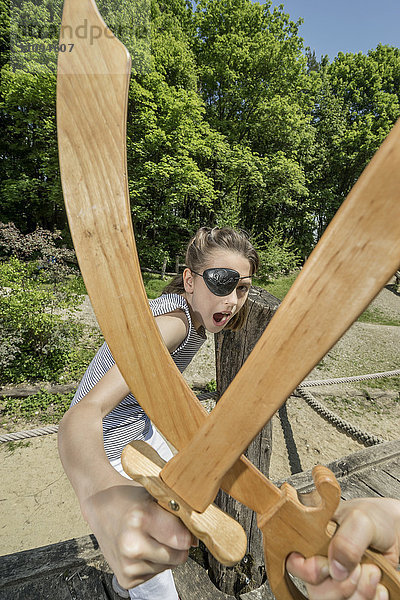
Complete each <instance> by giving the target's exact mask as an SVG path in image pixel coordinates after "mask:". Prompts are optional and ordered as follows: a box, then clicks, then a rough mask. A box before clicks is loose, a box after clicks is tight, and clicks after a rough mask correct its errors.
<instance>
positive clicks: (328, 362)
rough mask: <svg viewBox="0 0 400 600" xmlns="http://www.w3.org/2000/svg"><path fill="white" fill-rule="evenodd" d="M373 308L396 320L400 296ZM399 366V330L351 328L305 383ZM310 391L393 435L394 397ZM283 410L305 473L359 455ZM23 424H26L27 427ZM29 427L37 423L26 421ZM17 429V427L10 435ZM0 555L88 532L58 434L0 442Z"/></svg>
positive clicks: (204, 360) (321, 425) (326, 428)
mask: <svg viewBox="0 0 400 600" xmlns="http://www.w3.org/2000/svg"><path fill="white" fill-rule="evenodd" d="M373 305H374V306H375V307H378V308H379V309H380V310H382V311H384V312H386V313H387V314H390V315H396V316H398V317H400V297H399V296H398V295H396V294H394V293H393V292H392V291H390V290H388V289H384V290H383V291H382V292H381V294H380V295H379V296H378V298H377V299H376V300H375V301H374V303H373ZM396 368H400V327H395V326H378V325H370V324H364V323H356V324H355V325H353V327H352V328H351V329H350V330H349V332H347V334H346V335H345V336H344V337H343V338H342V340H341V341H340V342H338V344H337V345H336V346H335V347H334V348H333V349H332V350H331V352H330V353H329V354H328V355H327V356H326V357H325V359H324V361H322V363H321V365H320V366H319V368H316V369H314V371H313V372H312V373H311V374H310V376H309V379H326V378H327V377H334V376H336V377H338V376H347V375H358V374H362V373H375V372H377V371H388V370H394V369H396ZM185 377H186V379H187V381H188V382H189V383H190V384H194V385H196V386H199V387H202V386H204V385H205V384H206V383H207V382H208V381H210V380H211V379H214V378H215V361H214V345H213V340H212V338H211V337H210V338H209V339H208V341H207V342H206V344H205V345H204V346H203V348H202V350H201V351H200V353H199V354H198V355H197V356H196V358H195V359H194V361H193V363H192V364H191V365H190V367H189V368H188V369H187V372H186V374H185ZM310 391H312V393H313V394H314V395H316V396H317V397H318V398H319V399H320V400H321V401H323V402H324V404H325V405H326V406H328V407H329V408H331V409H332V410H334V411H336V412H337V413H338V414H339V415H340V416H342V417H343V418H346V419H347V420H348V421H350V422H352V423H354V424H355V425H357V426H358V427H360V428H362V429H364V430H367V431H370V432H371V433H373V434H375V435H379V436H381V437H383V438H384V439H386V440H392V439H396V438H398V435H399V434H398V425H399V422H400V393H399V390H398V389H396V387H395V384H393V386H392V388H391V390H389V391H388V390H381V389H379V388H370V387H368V385H366V384H365V383H363V384H357V385H356V384H352V385H351V386H345V385H340V386H329V387H328V386H325V387H324V388H313V389H311V390H310ZM287 412H288V415H289V421H290V424H291V428H292V430H293V436H294V441H295V444H296V448H297V452H298V456H299V459H300V462H301V467H302V469H303V470H306V469H309V468H311V467H312V466H314V465H315V464H326V463H329V462H330V461H332V460H335V459H337V458H340V457H342V456H346V455H347V454H350V453H352V452H355V451H357V450H360V449H361V448H362V447H363V446H361V445H360V444H359V443H358V442H357V441H354V440H352V439H350V438H349V437H347V436H346V435H344V434H343V433H341V432H339V431H337V430H336V429H335V428H334V427H333V426H332V425H331V424H329V423H327V422H326V421H324V420H323V419H321V417H319V416H318V415H317V414H316V413H315V412H314V411H313V410H312V409H311V408H309V407H308V406H307V405H306V403H305V402H304V400H302V399H300V398H297V397H291V398H290V399H289V400H288V402H287ZM28 426H29V425H28ZM32 426H35V425H34V424H32ZM19 429H21V427H20V425H19V424H18V426H16V428H15V430H19ZM0 455H1V462H0V480H1V488H0V506H1V512H0V554H8V553H13V552H18V551H21V550H25V549H29V548H34V547H39V546H43V545H46V544H50V543H55V542H59V541H62V540H66V539H70V538H74V537H79V536H82V535H85V534H87V533H89V529H88V527H87V525H86V524H85V522H84V520H83V518H82V517H81V515H80V510H79V505H78V502H77V499H76V497H75V495H74V492H73V490H72V488H71V486H70V483H69V481H68V479H67V478H66V476H65V474H64V472H63V470H62V466H61V464H60V461H59V459H58V453H57V438H56V435H49V436H45V437H39V438H33V439H31V440H29V441H24V442H22V443H20V445H18V444H16V445H15V446H14V448H9V446H8V445H6V444H4V443H3V444H1V445H0ZM290 474H291V470H290V464H289V460H288V452H287V448H286V444H285V439H284V436H283V432H282V427H281V423H280V420H279V418H278V416H275V417H274V418H273V453H272V462H271V471H270V478H271V479H272V480H274V481H277V480H279V479H281V478H284V477H287V476H289V475H290Z"/></svg>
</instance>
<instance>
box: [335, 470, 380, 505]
mask: <svg viewBox="0 0 400 600" xmlns="http://www.w3.org/2000/svg"><path fill="white" fill-rule="evenodd" d="M339 483H340V488H341V493H340V495H341V498H342V499H343V500H351V499H352V498H363V497H371V498H372V497H374V498H375V497H381V496H382V494H379V493H378V492H376V491H374V490H371V488H370V487H368V486H367V485H366V484H365V483H364V482H363V481H360V479H359V477H358V474H357V473H354V474H353V475H349V476H347V477H345V478H342V479H340V480H339Z"/></svg>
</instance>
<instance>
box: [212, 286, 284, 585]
mask: <svg viewBox="0 0 400 600" xmlns="http://www.w3.org/2000/svg"><path fill="white" fill-rule="evenodd" d="M249 304H250V307H249V315H248V318H247V321H246V324H245V326H244V327H243V328H242V329H241V330H240V331H237V332H233V331H229V330H228V331H222V332H221V333H218V334H217V335H216V336H215V351H216V376H217V390H218V392H219V394H220V395H222V394H223V392H224V391H225V390H226V388H227V387H228V386H229V384H230V382H231V381H232V380H233V378H234V377H235V375H236V373H237V372H238V371H239V369H240V368H241V366H242V365H243V363H244V362H245V360H246V358H247V357H248V356H249V354H250V352H251V351H252V350H253V348H254V346H255V345H256V342H257V341H258V339H259V337H260V336H261V334H262V333H263V331H264V329H265V328H266V326H267V325H268V323H269V322H270V320H271V318H272V317H273V315H274V313H275V311H276V309H277V308H278V306H279V300H278V299H277V298H275V296H272V295H271V294H269V293H268V292H267V291H265V290H262V289H260V288H252V290H251V291H250V294H249ZM243 394H244V395H245V394H246V390H245V389H244V390H243ZM238 402H240V398H238ZM245 419H246V412H245V410H244V411H243V420H245ZM271 450H272V423H267V425H266V426H265V427H264V428H263V430H262V431H261V432H260V433H259V434H258V435H257V436H256V437H255V438H254V440H253V441H252V443H251V444H250V446H249V447H248V449H247V451H246V456H247V457H248V458H249V460H250V461H251V462H252V463H253V464H254V465H255V466H256V467H257V469H259V470H260V471H261V472H262V473H264V474H265V475H266V476H268V474H269V464H270V459H271ZM216 504H218V506H219V507H220V508H221V509H222V510H224V511H225V512H227V513H229V514H230V515H232V516H233V518H234V519H236V521H238V522H239V523H240V524H241V525H242V527H243V528H244V530H245V532H246V534H247V539H248V551H247V554H246V556H245V557H244V559H243V560H242V562H241V563H240V565H236V566H235V567H224V566H223V565H221V564H220V563H219V562H217V561H216V560H215V559H214V558H213V557H212V556H211V555H209V561H210V566H211V571H212V572H211V573H210V575H211V578H212V579H213V580H214V582H215V584H216V585H217V587H218V588H219V589H220V590H221V591H223V592H224V593H225V594H229V595H231V596H234V595H236V596H237V595H238V594H239V593H241V594H243V593H245V592H248V591H250V590H253V589H255V588H258V587H259V586H260V585H261V584H262V582H263V579H264V576H265V566H264V552H263V545H262V538H261V533H260V532H259V530H258V528H257V522H256V515H255V514H254V513H253V512H252V511H251V510H250V509H248V508H247V507H246V506H243V505H242V504H240V503H239V502H237V501H236V500H234V499H233V498H231V497H230V496H228V495H227V494H226V493H225V492H222V491H220V492H219V494H218V496H217V499H216Z"/></svg>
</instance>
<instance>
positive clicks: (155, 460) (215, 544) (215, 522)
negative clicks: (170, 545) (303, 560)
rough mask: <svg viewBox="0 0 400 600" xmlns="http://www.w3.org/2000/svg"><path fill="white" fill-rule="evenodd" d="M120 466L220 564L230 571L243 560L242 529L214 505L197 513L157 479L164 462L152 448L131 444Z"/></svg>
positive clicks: (137, 442)
mask: <svg viewBox="0 0 400 600" xmlns="http://www.w3.org/2000/svg"><path fill="white" fill-rule="evenodd" d="M121 462H122V466H123V469H124V471H125V473H127V475H129V477H131V479H133V480H134V481H137V482H138V483H140V485H142V486H143V487H145V488H146V490H147V491H148V492H149V494H151V495H152V496H153V498H155V499H156V500H157V502H158V504H159V505H160V506H162V507H163V508H165V510H167V511H169V512H170V513H172V514H173V515H175V516H177V517H179V518H180V519H181V521H183V523H184V524H185V525H186V527H187V528H188V529H189V530H190V531H191V532H192V533H193V535H194V536H195V537H196V538H198V539H200V540H201V541H202V542H204V544H205V545H206V546H207V548H208V549H209V551H210V552H211V554H212V555H213V556H215V558H216V559H217V560H219V562H220V563H222V564H223V565H226V566H227V567H232V566H233V565H235V564H236V563H238V562H239V561H240V560H242V558H243V556H244V555H245V553H246V549H247V537H246V534H245V532H244V530H243V528H242V526H241V525H239V523H237V522H236V521H235V520H234V519H232V517H230V516H229V515H227V514H226V513H224V512H223V511H222V510H220V509H219V508H218V507H217V506H216V505H215V504H210V506H208V507H207V509H206V510H205V511H204V512H203V513H198V512H196V511H194V510H193V509H192V508H191V507H190V506H189V505H188V504H186V502H185V501H184V500H182V498H179V496H178V495H177V494H175V493H174V492H173V491H172V490H170V489H169V488H168V487H167V486H166V485H165V483H164V482H163V481H162V480H161V479H160V477H159V474H160V471H161V469H162V468H163V466H164V465H165V461H164V460H163V459H162V458H161V457H160V456H159V455H158V454H157V452H156V451H155V450H154V448H152V447H151V446H150V445H149V444H146V442H143V441H139V440H137V441H134V442H131V443H130V444H128V445H127V446H125V448H124V450H123V451H122V455H121Z"/></svg>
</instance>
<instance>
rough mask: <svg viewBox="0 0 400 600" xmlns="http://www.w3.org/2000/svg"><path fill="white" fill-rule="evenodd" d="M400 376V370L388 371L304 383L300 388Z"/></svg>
mask: <svg viewBox="0 0 400 600" xmlns="http://www.w3.org/2000/svg"><path fill="white" fill-rule="evenodd" d="M396 375H400V369H397V370H396V371H387V372H386V373H371V374H369V375H354V376H352V377H339V378H337V379H317V380H316V381H303V382H302V383H300V385H299V386H298V388H303V387H314V386H317V385H334V384H335V383H348V382H350V381H367V380H368V379H380V378H382V377H395V376H396Z"/></svg>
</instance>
